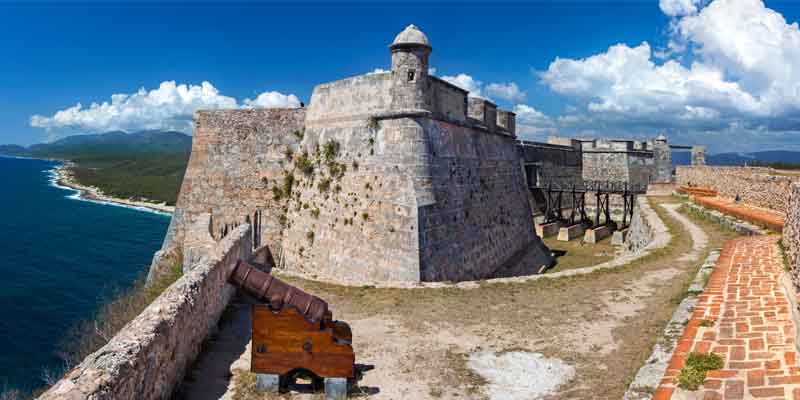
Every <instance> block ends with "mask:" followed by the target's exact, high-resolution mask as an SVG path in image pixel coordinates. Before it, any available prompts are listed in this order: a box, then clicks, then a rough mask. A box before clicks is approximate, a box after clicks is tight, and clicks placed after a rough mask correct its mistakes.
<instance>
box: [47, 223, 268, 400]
mask: <svg viewBox="0 0 800 400" xmlns="http://www.w3.org/2000/svg"><path fill="white" fill-rule="evenodd" d="M250 237H251V232H250V227H249V226H248V225H243V226H240V227H239V228H237V229H235V230H233V231H232V232H231V233H230V234H229V235H228V236H227V237H226V238H225V239H223V240H222V241H220V242H219V243H217V244H216V245H215V246H213V248H212V251H211V252H210V254H209V255H208V257H204V258H202V259H201V260H200V261H198V262H197V263H196V264H195V265H194V266H193V268H191V269H190V270H189V271H187V272H186V273H185V274H184V275H183V276H182V277H181V278H180V279H178V281H176V282H175V283H174V284H172V285H171V286H170V287H169V288H167V290H166V291H165V292H164V293H162V294H161V296H159V297H158V298H157V299H156V300H155V301H154V302H153V303H152V304H150V305H149V306H148V307H147V308H146V309H145V310H144V311H143V312H142V313H141V314H139V316H137V317H136V318H135V319H134V320H133V321H131V322H130V323H129V324H128V325H126V326H125V327H124V328H123V329H122V330H121V331H120V332H119V333H117V335H116V336H114V337H113V338H112V339H111V341H109V342H108V343H107V344H106V345H105V346H103V347H102V348H101V349H100V350H98V351H96V352H95V353H93V354H91V355H90V356H88V357H87V358H86V359H84V360H83V362H81V364H80V365H78V366H77V367H76V368H75V369H73V370H72V371H70V372H69V373H67V374H66V375H65V376H64V378H62V379H61V380H60V381H58V382H57V383H56V384H55V385H53V386H52V387H51V388H50V389H49V390H48V391H47V392H45V393H44V394H43V395H42V396H41V397H40V399H41V400H51V399H52V400H56V399H58V400H79V399H93V400H151V399H152V400H162V399H169V398H171V396H172V394H173V392H174V390H175V388H176V387H177V386H178V384H180V382H181V381H182V380H183V378H184V376H185V374H186V372H187V370H188V368H189V367H190V366H191V364H192V362H193V361H194V359H195V358H196V357H197V355H198V353H199V352H200V349H201V344H202V343H203V340H204V339H205V338H207V337H208V335H209V334H210V333H211V332H213V331H214V330H215V329H216V326H217V322H218V321H219V317H220V315H221V314H222V311H223V310H224V309H225V307H226V306H227V304H228V302H229V301H230V298H231V297H232V295H233V293H234V292H235V288H234V287H233V286H231V285H230V284H228V283H227V278H228V276H227V271H228V270H229V269H232V267H233V265H235V263H236V260H238V259H239V258H246V257H249V255H250V250H251V246H252V245H251V243H250ZM208 239H210V237H208Z"/></svg>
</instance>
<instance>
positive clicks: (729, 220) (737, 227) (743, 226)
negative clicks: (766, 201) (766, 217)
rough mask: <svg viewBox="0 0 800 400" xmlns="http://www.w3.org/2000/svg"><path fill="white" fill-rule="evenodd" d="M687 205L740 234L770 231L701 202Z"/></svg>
mask: <svg viewBox="0 0 800 400" xmlns="http://www.w3.org/2000/svg"><path fill="white" fill-rule="evenodd" d="M686 206H687V207H689V208H691V209H692V210H694V211H696V212H698V213H701V214H703V215H705V216H706V217H708V218H709V219H710V220H712V221H714V222H715V223H717V224H720V225H722V226H724V227H726V228H728V229H730V230H732V231H736V232H737V233H739V234H742V235H746V236H754V235H767V234H769V232H768V231H767V230H766V229H762V228H760V227H758V226H756V225H753V224H751V223H749V222H747V221H742V220H740V219H736V218H735V217H733V216H730V215H727V214H724V213H721V212H719V211H716V210H713V209H709V208H705V207H703V206H702V205H699V204H692V203H689V204H687V205H686Z"/></svg>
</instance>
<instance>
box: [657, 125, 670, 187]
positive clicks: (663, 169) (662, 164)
mask: <svg viewBox="0 0 800 400" xmlns="http://www.w3.org/2000/svg"><path fill="white" fill-rule="evenodd" d="M653 158H654V159H655V165H656V176H655V181H656V182H671V181H672V153H671V151H670V148H669V144H668V143H667V137H666V136H664V135H663V134H661V135H658V137H656V139H655V140H654V141H653Z"/></svg>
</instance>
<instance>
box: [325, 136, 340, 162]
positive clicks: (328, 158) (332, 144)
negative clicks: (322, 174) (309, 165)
mask: <svg viewBox="0 0 800 400" xmlns="http://www.w3.org/2000/svg"><path fill="white" fill-rule="evenodd" d="M339 147H340V146H339V142H337V141H335V140H332V139H331V140H328V141H327V142H325V145H324V146H322V156H323V157H324V158H325V162H326V163H331V162H334V161H336V158H337V157H339Z"/></svg>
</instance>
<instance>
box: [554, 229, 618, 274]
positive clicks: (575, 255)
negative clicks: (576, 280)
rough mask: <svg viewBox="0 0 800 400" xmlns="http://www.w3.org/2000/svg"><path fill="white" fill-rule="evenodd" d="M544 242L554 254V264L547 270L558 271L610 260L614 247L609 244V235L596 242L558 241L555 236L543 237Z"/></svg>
mask: <svg viewBox="0 0 800 400" xmlns="http://www.w3.org/2000/svg"><path fill="white" fill-rule="evenodd" d="M543 240H544V244H545V245H546V246H547V247H548V248H549V249H550V251H552V252H553V253H555V254H556V265H555V266H554V267H553V268H550V269H548V270H547V272H558V271H564V270H567V269H574V268H583V267H590V266H592V265H597V264H602V263H604V262H606V261H611V260H612V259H613V258H614V254H615V252H616V248H615V247H614V246H612V245H611V237H610V236H609V237H607V238H605V239H603V240H601V241H599V242H598V243H596V244H589V243H584V242H583V240H582V239H575V240H571V241H569V242H561V241H558V240H557V239H556V238H555V237H548V238H544V239H543Z"/></svg>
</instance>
